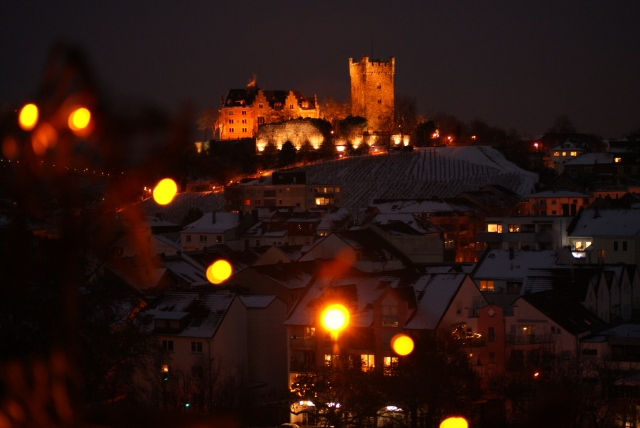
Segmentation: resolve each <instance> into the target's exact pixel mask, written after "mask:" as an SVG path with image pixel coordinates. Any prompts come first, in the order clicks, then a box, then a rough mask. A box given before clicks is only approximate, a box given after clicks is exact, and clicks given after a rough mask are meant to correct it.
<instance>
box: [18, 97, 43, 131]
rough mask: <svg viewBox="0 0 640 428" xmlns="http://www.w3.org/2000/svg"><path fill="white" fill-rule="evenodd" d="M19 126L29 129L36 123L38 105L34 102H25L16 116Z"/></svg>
mask: <svg viewBox="0 0 640 428" xmlns="http://www.w3.org/2000/svg"><path fill="white" fill-rule="evenodd" d="M18 122H19V123H20V128H22V129H24V130H25V131H30V130H32V129H33V127H34V126H36V123H38V107H37V106H36V105H35V104H27V105H25V106H24V107H22V109H21V110H20V116H19V117H18Z"/></svg>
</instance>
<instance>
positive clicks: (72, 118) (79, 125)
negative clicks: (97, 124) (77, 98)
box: [69, 107, 91, 131]
mask: <svg viewBox="0 0 640 428" xmlns="http://www.w3.org/2000/svg"><path fill="white" fill-rule="evenodd" d="M90 121H91V112H90V111H89V110H87V109H86V108H84V107H80V108H78V109H76V110H74V111H73V112H72V113H71V114H70V115H69V128H71V130H72V131H80V130H82V129H85V128H86V127H87V126H89V122H90Z"/></svg>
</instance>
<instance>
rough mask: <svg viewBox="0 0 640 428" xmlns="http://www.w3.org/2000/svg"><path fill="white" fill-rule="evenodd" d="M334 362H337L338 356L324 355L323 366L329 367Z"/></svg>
mask: <svg viewBox="0 0 640 428" xmlns="http://www.w3.org/2000/svg"><path fill="white" fill-rule="evenodd" d="M336 361H338V356H337V355H331V354H324V365H325V366H331V365H333V364H334V363H335V362H336Z"/></svg>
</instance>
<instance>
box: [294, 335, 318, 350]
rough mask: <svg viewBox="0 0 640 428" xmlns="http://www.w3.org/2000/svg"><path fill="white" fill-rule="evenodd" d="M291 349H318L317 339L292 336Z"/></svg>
mask: <svg viewBox="0 0 640 428" xmlns="http://www.w3.org/2000/svg"><path fill="white" fill-rule="evenodd" d="M289 347H290V348H295V349H306V350H313V349H316V338H315V337H299V336H291V339H289Z"/></svg>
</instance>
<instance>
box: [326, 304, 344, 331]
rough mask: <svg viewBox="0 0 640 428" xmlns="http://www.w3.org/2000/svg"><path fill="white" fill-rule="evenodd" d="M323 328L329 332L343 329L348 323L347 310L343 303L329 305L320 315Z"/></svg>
mask: <svg viewBox="0 0 640 428" xmlns="http://www.w3.org/2000/svg"><path fill="white" fill-rule="evenodd" d="M320 319H321V320H322V325H324V328H326V329H327V330H329V331H331V332H338V331H340V330H343V329H344V328H345V327H346V326H347V325H348V324H349V311H347V308H345V307H344V306H343V305H340V304H334V305H329V306H327V308H326V309H325V310H324V311H323V312H322V316H321V317H320Z"/></svg>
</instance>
